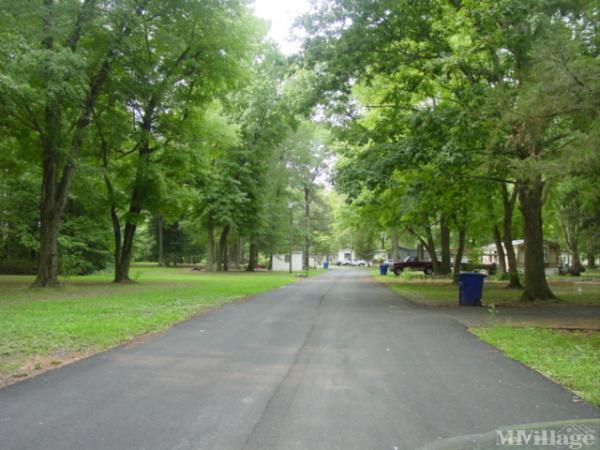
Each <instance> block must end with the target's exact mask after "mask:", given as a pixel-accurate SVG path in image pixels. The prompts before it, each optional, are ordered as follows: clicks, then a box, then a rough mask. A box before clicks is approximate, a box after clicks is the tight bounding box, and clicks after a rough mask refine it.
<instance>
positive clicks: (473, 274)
mask: <svg viewBox="0 0 600 450" xmlns="http://www.w3.org/2000/svg"><path fill="white" fill-rule="evenodd" d="M458 276H459V277H464V278H471V277H472V278H477V277H482V278H485V277H487V275H485V274H483V273H479V272H461V273H459V274H458Z"/></svg>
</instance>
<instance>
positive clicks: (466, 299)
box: [458, 272, 486, 306]
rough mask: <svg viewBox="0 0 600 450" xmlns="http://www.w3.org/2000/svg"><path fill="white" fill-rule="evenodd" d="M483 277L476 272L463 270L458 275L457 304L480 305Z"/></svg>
mask: <svg viewBox="0 0 600 450" xmlns="http://www.w3.org/2000/svg"><path fill="white" fill-rule="evenodd" d="M485 277H486V276H485V275H483V274H481V273H477V272H463V273H461V274H459V275H458V304H459V305H460V306H481V297H482V295H483V280H484V278H485Z"/></svg>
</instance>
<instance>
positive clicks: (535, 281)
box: [518, 175, 555, 301]
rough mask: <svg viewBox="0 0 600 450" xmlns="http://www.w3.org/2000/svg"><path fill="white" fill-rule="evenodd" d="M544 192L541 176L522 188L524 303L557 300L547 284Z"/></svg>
mask: <svg viewBox="0 0 600 450" xmlns="http://www.w3.org/2000/svg"><path fill="white" fill-rule="evenodd" d="M542 189H543V182H542V179H541V176H540V175H535V176H534V178H532V179H528V180H524V181H522V182H521V183H519V185H518V190H519V201H520V206H521V214H522V215H523V235H524V238H525V287H524V291H523V295H522V297H521V299H522V300H529V301H533V300H550V299H553V298H555V296H554V294H553V293H552V291H551V290H550V287H549V286H548V281H547V280H546V271H545V262H544V235H543V230H542Z"/></svg>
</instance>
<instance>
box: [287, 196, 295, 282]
mask: <svg viewBox="0 0 600 450" xmlns="http://www.w3.org/2000/svg"><path fill="white" fill-rule="evenodd" d="M293 208H294V203H293V202H292V201H290V200H288V210H289V213H290V224H289V236H288V244H289V251H290V261H289V263H290V273H292V257H293V255H292V238H293V228H292V226H293V211H294V209H293Z"/></svg>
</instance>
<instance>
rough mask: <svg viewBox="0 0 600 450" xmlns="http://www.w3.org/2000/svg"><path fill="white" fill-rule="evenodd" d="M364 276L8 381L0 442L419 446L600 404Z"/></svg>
mask: <svg viewBox="0 0 600 450" xmlns="http://www.w3.org/2000/svg"><path fill="white" fill-rule="evenodd" d="M367 277H368V275H367V274H366V273H365V272H363V271H354V270H343V271H342V270H332V271H331V272H330V273H327V274H325V275H322V276H319V277H315V278H311V279H307V280H302V281H300V282H298V283H295V284H292V285H290V286H288V287H286V288H283V289H278V290H275V291H272V292H270V293H267V294H262V295H259V296H257V297H256V298H255V299H254V300H252V301H250V302H245V303H240V304H232V305H227V306H225V307H223V308H222V309H220V310H217V311H213V312H211V313H209V314H206V315H204V316H202V317H199V318H196V319H193V320H190V321H188V322H185V323H182V324H180V325H177V326H175V327H174V328H172V329H171V330H169V331H168V332H166V333H165V334H164V335H162V336H158V337H156V338H153V339H151V340H149V341H147V342H144V343H142V344H140V345H135V346H130V347H126V348H120V349H116V350H113V351H109V352H107V353H103V354H101V355H97V356H94V357H91V358H89V359H86V360H83V361H80V362H77V363H75V364H72V365H69V366H67V367H64V368H61V369H58V370H55V371H51V372H48V373H46V374H44V375H41V376H40V377H37V378H34V379H31V380H27V381H24V382H22V383H18V384H15V385H12V386H9V387H8V388H5V389H2V390H0V442H2V443H3V446H4V447H6V448H10V449H14V450H18V449H31V448H45V449H70V448H73V449H81V448H85V449H106V448H145V449H167V448H171V449H175V448H176V449H198V448H202V449H227V450H229V449H278V450H286V449H308V448H310V449H342V448H343V449H361V450H363V449H377V448H383V449H394V448H397V449H406V450H414V449H416V448H419V447H421V446H423V445H426V444H428V443H432V442H433V443H435V442H438V441H441V440H443V439H447V438H453V437H457V436H465V435H473V434H481V433H488V432H490V430H494V429H496V428H498V427H500V426H510V425H514V424H522V423H534V422H547V421H562V420H580V419H583V418H598V417H599V410H598V409H597V408H594V407H592V406H590V405H588V404H587V403H585V402H582V401H581V400H580V399H579V398H577V397H575V396H574V395H573V394H571V393H570V392H568V391H566V390H565V389H564V388H562V387H561V386H559V385H557V384H555V383H553V382H552V381H550V380H548V379H547V378H545V377H543V376H541V375H539V374H537V373H536V372H534V371H532V370H531V369H529V368H527V367H525V366H523V365H522V364H520V363H517V362H515V361H512V360H509V359H507V358H506V357H504V356H503V355H502V353H501V352H500V351H498V350H496V349H495V348H493V347H491V346H489V345H487V344H485V343H483V342H481V341H480V340H478V339H477V338H476V337H474V336H473V335H471V334H470V333H469V332H468V331H467V329H466V327H465V326H464V325H462V324H461V323H459V322H457V321H456V320H455V319H453V318H452V317H449V316H448V315H447V314H446V313H445V312H444V311H439V310H437V309H430V308H418V307H415V306H414V305H412V304H410V303H408V302H405V301H403V300H402V299H400V298H399V297H398V296H397V295H396V294H394V293H393V292H391V291H389V290H388V289H386V288H385V287H384V286H383V285H381V284H379V283H373V282H369V281H368V278H367ZM466 449H467V447H462V450H466Z"/></svg>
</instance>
